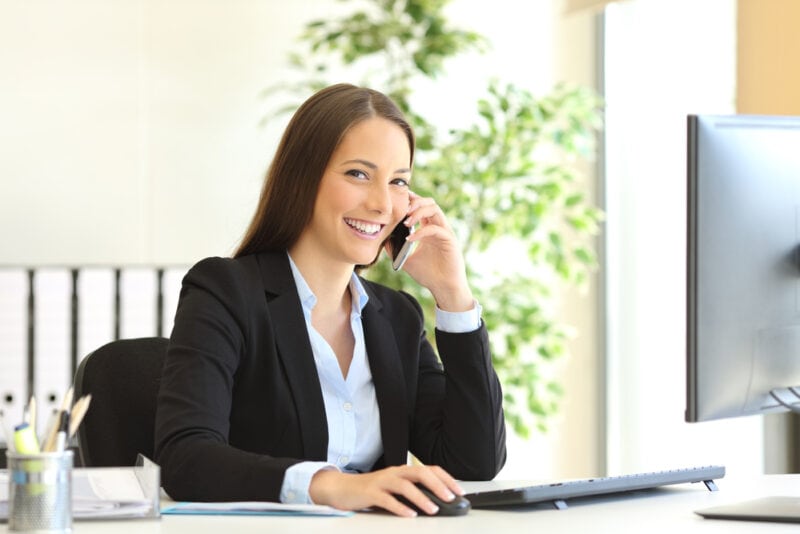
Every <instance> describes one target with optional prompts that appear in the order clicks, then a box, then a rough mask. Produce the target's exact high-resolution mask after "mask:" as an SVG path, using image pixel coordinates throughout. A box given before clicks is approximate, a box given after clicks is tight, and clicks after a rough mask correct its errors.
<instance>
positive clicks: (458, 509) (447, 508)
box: [397, 484, 472, 516]
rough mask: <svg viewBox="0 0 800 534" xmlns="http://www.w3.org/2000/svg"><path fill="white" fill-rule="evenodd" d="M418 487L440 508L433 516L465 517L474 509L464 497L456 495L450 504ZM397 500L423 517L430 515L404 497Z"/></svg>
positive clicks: (399, 496)
mask: <svg viewBox="0 0 800 534" xmlns="http://www.w3.org/2000/svg"><path fill="white" fill-rule="evenodd" d="M416 486H417V488H418V489H419V490H420V491H421V492H422V493H424V494H425V496H426V497H428V498H429V499H430V500H431V501H433V504H435V505H436V506H438V507H439V511H438V512H436V513H435V514H433V515H442V516H456V515H465V514H466V513H467V512H469V511H470V509H471V508H472V504H471V503H470V502H469V501H468V500H467V499H465V498H464V497H460V496H458V495H456V498H455V499H453V500H452V501H450V502H448V501H445V500H442V499H440V498H439V497H438V496H437V495H436V494H435V493H433V492H432V491H431V490H429V489H428V488H427V487H425V486H423V485H422V484H416ZM397 500H399V501H400V502H402V503H403V504H405V505H406V506H408V507H409V508H411V509H412V510H414V511H416V512H417V513H418V514H419V515H421V516H423V515H430V514H428V513H427V512H425V511H424V510H420V509H419V507H417V505H415V504H414V503H412V502H411V501H409V500H408V499H406V498H405V497H403V496H402V495H397Z"/></svg>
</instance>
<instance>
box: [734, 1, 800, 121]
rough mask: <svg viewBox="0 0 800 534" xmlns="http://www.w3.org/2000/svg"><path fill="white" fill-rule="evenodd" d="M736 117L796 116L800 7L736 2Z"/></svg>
mask: <svg viewBox="0 0 800 534" xmlns="http://www.w3.org/2000/svg"><path fill="white" fill-rule="evenodd" d="M737 9H738V22H737V26H738V27H737V31H738V45H737V49H738V50H737V57H738V59H737V80H736V82H737V102H736V110H737V112H739V113H756V114H767V115H800V1H798V0H738V4H737Z"/></svg>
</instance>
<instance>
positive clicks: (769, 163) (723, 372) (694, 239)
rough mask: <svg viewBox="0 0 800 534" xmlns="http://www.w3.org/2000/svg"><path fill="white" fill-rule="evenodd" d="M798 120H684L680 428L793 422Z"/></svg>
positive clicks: (799, 344)
mask: <svg viewBox="0 0 800 534" xmlns="http://www.w3.org/2000/svg"><path fill="white" fill-rule="evenodd" d="M798 246H800V117H777V116H755V115H729V116H720V115H692V116H689V117H688V254H687V259H688V262H687V263H688V270H687V282H688V283H687V289H688V294H687V305H688V306H687V308H688V309H687V319H688V321H687V323H688V324H687V401H686V420H687V421H690V422H694V421H707V420H713V419H721V418H727V417H739V416H746V415H755V414H765V413H772V412H779V411H787V410H790V409H791V410H800V262H798V259H799V257H800V256H799V254H800V249H798Z"/></svg>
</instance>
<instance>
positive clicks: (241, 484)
mask: <svg viewBox="0 0 800 534" xmlns="http://www.w3.org/2000/svg"><path fill="white" fill-rule="evenodd" d="M248 276H250V275H249V274H248V273H247V272H246V270H244V269H241V268H240V266H239V265H238V264H236V263H234V262H233V261H232V260H229V259H222V258H210V259H207V260H203V261H202V262H200V263H198V264H197V265H196V266H195V267H193V268H192V269H191V270H190V271H189V273H188V274H187V275H186V277H185V278H184V281H183V287H182V289H181V296H180V300H179V304H178V309H177V312H176V316H175V324H174V328H173V332H172V335H171V338H170V344H169V348H168V351H167V356H166V360H165V363H164V369H163V373H162V380H161V386H160V391H159V396H158V406H157V412H156V422H155V441H156V443H155V459H156V462H157V463H158V464H159V465H160V466H161V475H162V485H163V487H164V489H165V490H166V492H167V493H168V494H169V495H170V496H171V497H172V498H174V499H177V500H201V501H207V500H210V501H237V500H266V501H278V500H279V494H280V487H281V484H282V481H283V476H284V472H285V471H286V469H287V468H288V467H289V466H291V465H293V464H295V463H297V462H299V461H300V460H298V459H291V458H273V457H270V456H266V455H263V454H257V453H254V452H248V451H244V450H240V449H237V448H235V447H232V446H230V445H229V444H228V434H229V430H230V428H229V426H230V412H231V405H232V397H233V393H234V391H233V390H234V377H235V375H236V372H237V369H239V367H240V363H241V361H240V360H241V358H242V357H243V351H244V350H245V347H244V345H245V339H246V329H247V328H248V321H249V320H250V319H249V318H248V304H247V303H248V301H249V299H248V298H247V293H248V290H250V291H251V292H252V291H253V290H254V289H253V288H254V287H257V286H256V284H255V282H253V283H248Z"/></svg>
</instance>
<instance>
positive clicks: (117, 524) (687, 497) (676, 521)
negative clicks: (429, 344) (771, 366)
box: [0, 475, 800, 534]
mask: <svg viewBox="0 0 800 534" xmlns="http://www.w3.org/2000/svg"><path fill="white" fill-rule="evenodd" d="M481 484H484V485H485V484H493V483H465V484H464V485H465V487H466V489H468V490H472V489H476V488H479V487H481ZM717 485H718V486H719V491H717V492H710V491H708V490H706V488H705V486H704V485H702V484H687V485H680V486H671V487H667V488H661V489H658V490H654V491H647V492H640V493H635V494H628V495H627V496H624V497H620V496H616V497H608V498H604V499H593V500H590V501H582V502H579V503H572V504H570V506H569V508H567V509H566V510H555V509H551V508H549V507H536V508H528V509H525V510H514V511H488V510H473V511H471V512H470V513H469V514H468V515H466V516H463V517H417V518H414V519H403V518H399V517H394V516H390V515H385V514H377V513H358V514H355V515H353V516H351V517H274V516H272V517H269V516H267V517H246V516H237V517H230V516H228V517H224V516H163V517H162V518H161V519H159V520H132V521H98V522H87V521H78V522H75V523H74V524H73V532H74V533H75V534H100V533H103V534H107V533H109V532H113V533H114V534H143V533H154V534H159V533H163V534H211V533H214V534H219V533H223V534H249V533H258V534H264V533H267V532H287V533H290V534H302V533H306V532H309V533H310V532H313V533H319V532H326V533H332V534H336V533H346V534H362V533H363V534H376V533H377V534H394V533H398V534H425V533H435V534H450V533H452V534H456V533H457V534H465V533H467V534H469V533H480V534H501V533H506V532H513V533H524V532H531V533H536V532H539V533H547V534H550V533H562V532H569V533H583V532H589V533H592V534H594V533H614V534H619V533H628V532H630V533H634V532H635V533H637V534H641V533H643V532H646V533H650V532H674V533H678V534H687V533H692V532H701V533H724V534H737V533H744V532H753V533H754V532H758V533H767V534H770V533H781V532H787V533H788V532H792V533H795V534H796V533H797V532H799V531H800V530H798V529H799V528H800V526H799V525H797V524H792V523H763V522H747V521H727V520H710V519H703V518H702V517H700V516H698V515H696V514H695V513H694V510H696V509H699V508H705V507H709V506H716V505H720V504H727V503H734V502H738V501H743V500H749V499H755V498H759V497H765V496H771V495H788V496H800V475H771V476H764V477H758V478H755V479H747V480H734V479H732V478H727V477H726V478H723V479H720V480H718V481H717ZM6 531H7V526H6V525H3V526H2V527H0V532H3V533H4V532H6Z"/></svg>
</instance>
